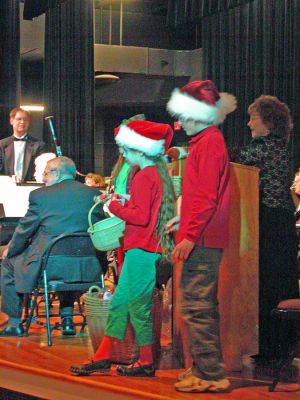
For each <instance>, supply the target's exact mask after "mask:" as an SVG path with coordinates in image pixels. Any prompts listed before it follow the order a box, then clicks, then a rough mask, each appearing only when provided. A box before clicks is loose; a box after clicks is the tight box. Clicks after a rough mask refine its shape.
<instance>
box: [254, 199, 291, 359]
mask: <svg viewBox="0 0 300 400" xmlns="http://www.w3.org/2000/svg"><path fill="white" fill-rule="evenodd" d="M259 217H260V241H259V252H260V256H259V353H260V354H261V355H263V356H265V357H268V358H278V357H280V356H282V355H284V354H285V353H286V352H287V351H288V346H289V344H290V343H293V342H294V341H295V340H296V334H297V331H296V328H295V325H294V323H293V321H284V322H281V321H280V320H278V319H276V318H273V317H272V316H271V311H272V309H273V308H274V307H276V306H277V304H278V303H279V302H280V301H281V300H284V299H290V298H298V297H299V287H298V276H297V235H296V228H295V220H294V215H293V212H292V211H289V210H285V209H282V208H269V207H265V206H263V205H261V207H260V216H259Z"/></svg>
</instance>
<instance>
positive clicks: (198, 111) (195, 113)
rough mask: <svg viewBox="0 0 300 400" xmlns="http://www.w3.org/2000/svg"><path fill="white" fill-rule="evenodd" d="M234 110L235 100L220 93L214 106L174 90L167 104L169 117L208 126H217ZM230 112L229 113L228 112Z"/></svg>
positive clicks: (229, 95)
mask: <svg viewBox="0 0 300 400" xmlns="http://www.w3.org/2000/svg"><path fill="white" fill-rule="evenodd" d="M235 109H236V99H235V97H234V96H233V95H231V94H228V93H220V99H219V100H218V101H217V102H216V105H211V104H208V103H206V102H204V101H199V100H197V99H195V98H194V97H193V96H190V95H189V94H187V93H184V92H181V91H180V90H179V89H174V90H173V92H172V94H171V97H170V100H169V101H168V104H167V110H168V111H169V112H170V114H171V115H174V116H181V117H183V118H185V119H188V118H191V119H193V120H194V121H201V122H203V123H206V124H210V125H217V124H220V123H221V122H223V121H224V119H225V117H226V115H227V114H229V113H230V112H232V111H234V110H235ZM229 110H231V111H229Z"/></svg>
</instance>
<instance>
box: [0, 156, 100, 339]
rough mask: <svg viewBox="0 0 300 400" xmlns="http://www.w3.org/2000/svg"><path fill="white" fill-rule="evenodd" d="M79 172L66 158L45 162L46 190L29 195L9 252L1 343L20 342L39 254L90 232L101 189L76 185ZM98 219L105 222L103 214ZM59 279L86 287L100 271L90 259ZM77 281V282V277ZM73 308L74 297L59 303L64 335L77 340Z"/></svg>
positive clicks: (60, 271)
mask: <svg viewBox="0 0 300 400" xmlns="http://www.w3.org/2000/svg"><path fill="white" fill-rule="evenodd" d="M75 174H76V166H75V164H74V162H73V161H72V160H71V159H70V158H67V157H56V158H54V159H52V160H50V161H48V162H47V166H46V169H45V171H44V183H45V184H46V187H41V188H38V189H36V190H33V191H32V192H31V193H30V195H29V206H28V210H27V213H26V215H25V216H24V217H23V218H21V219H20V221H19V224H18V226H17V228H16V230H15V232H14V235H13V237H12V239H11V241H10V243H9V245H8V249H7V251H6V252H5V254H4V256H5V258H4V259H3V261H2V268H1V288H2V306H1V311H2V312H4V313H6V314H7V315H8V326H7V327H6V328H5V329H3V330H2V331H1V332H0V337H8V336H22V335H23V333H24V329H23V326H22V324H21V317H22V298H23V294H24V293H31V292H32V290H33V289H34V286H35V284H36V281H37V277H38V274H39V263H40V256H41V252H42V251H43V250H44V249H45V247H46V246H47V245H48V243H49V241H50V240H52V239H54V238H55V237H57V236H59V235H61V234H63V233H73V232H86V231H87V228H88V219H87V215H88V212H89V210H90V208H91V207H92V205H93V204H94V202H93V198H94V196H95V195H97V194H98V191H97V189H94V188H90V187H88V186H86V185H84V184H82V183H80V182H78V181H75V179H74V178H75ZM95 217H96V218H97V219H98V220H99V219H102V218H103V216H102V211H101V214H100V212H97V215H95ZM55 269H56V268H55ZM55 274H56V278H57V275H59V274H62V276H61V278H62V279H64V281H66V282H74V281H75V280H76V277H77V276H80V277H81V279H82V281H93V280H97V279H99V276H100V274H101V267H100V264H99V263H98V262H96V261H95V259H93V258H91V260H90V261H89V264H88V268H87V265H86V262H82V264H81V265H80V266H78V271H74V270H72V276H69V275H68V276H66V272H64V270H63V269H59V268H57V269H56V271H55ZM75 275H76V276H75ZM73 302H74V298H71V296H70V292H69V293H68V296H62V298H61V299H60V313H61V317H62V324H63V334H65V335H74V334H75V333H76V331H75V329H74V325H73V318H72V316H73Z"/></svg>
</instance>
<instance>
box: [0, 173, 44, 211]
mask: <svg viewBox="0 0 300 400" xmlns="http://www.w3.org/2000/svg"><path fill="white" fill-rule="evenodd" d="M36 189H37V185H36V184H33V185H30V184H28V183H27V184H26V185H24V186H23V185H20V184H18V185H17V184H16V183H15V182H13V180H12V179H11V177H10V176H0V203H2V204H3V208H4V212H5V217H24V215H25V214H26V211H27V208H28V198H29V193H30V192H31V191H32V190H36Z"/></svg>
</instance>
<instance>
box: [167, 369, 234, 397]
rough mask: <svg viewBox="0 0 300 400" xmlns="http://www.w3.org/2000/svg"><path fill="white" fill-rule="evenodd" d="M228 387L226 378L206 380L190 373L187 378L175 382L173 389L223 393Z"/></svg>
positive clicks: (189, 391) (190, 391) (228, 383)
mask: <svg viewBox="0 0 300 400" xmlns="http://www.w3.org/2000/svg"><path fill="white" fill-rule="evenodd" d="M229 388H230V382H229V380H228V379H226V378H225V379H220V380H218V381H206V380H205V379H200V378H198V377H197V376H195V375H193V374H190V375H189V376H188V377H187V378H185V379H183V380H182V381H179V382H177V383H175V389H176V390H178V391H179V392H187V393H204V392H208V393H224V392H227V391H228V390H229Z"/></svg>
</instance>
